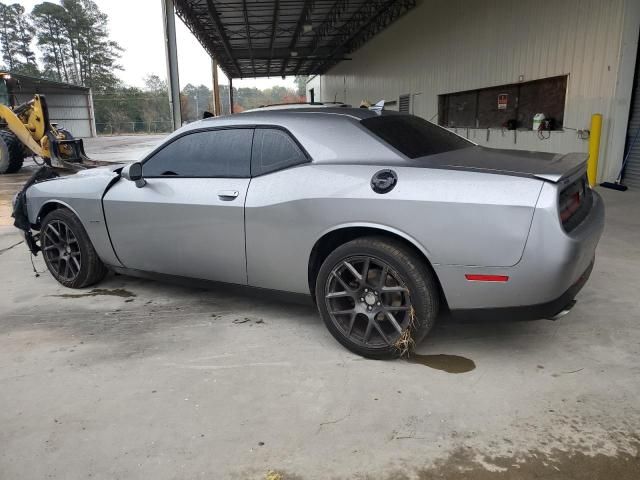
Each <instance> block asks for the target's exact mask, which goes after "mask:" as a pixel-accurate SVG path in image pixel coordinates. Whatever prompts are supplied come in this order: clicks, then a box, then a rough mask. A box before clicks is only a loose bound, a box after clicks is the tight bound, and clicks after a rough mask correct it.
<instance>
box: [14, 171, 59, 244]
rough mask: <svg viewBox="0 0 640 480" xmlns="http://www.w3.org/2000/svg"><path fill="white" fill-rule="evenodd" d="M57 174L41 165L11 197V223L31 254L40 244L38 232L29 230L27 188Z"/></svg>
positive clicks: (55, 176)
mask: <svg viewBox="0 0 640 480" xmlns="http://www.w3.org/2000/svg"><path fill="white" fill-rule="evenodd" d="M59 176H60V175H58V174H57V173H56V172H55V170H53V169H52V168H51V167H48V166H46V165H45V166H42V167H40V168H39V169H38V170H37V171H36V172H35V173H34V174H33V175H31V178H29V180H27V182H26V183H25V184H24V186H23V187H22V189H21V190H20V191H19V192H18V193H17V194H16V195H15V197H13V212H12V213H11V216H12V217H13V219H14V221H13V225H14V227H16V228H17V229H18V230H20V231H21V233H22V236H23V237H24V241H25V243H26V244H27V247H28V248H29V251H31V253H32V254H33V255H37V254H38V252H39V251H40V246H39V245H38V234H36V235H34V234H33V232H32V231H31V222H30V221H29V215H28V213H27V190H28V189H29V187H30V186H31V185H34V184H36V183H39V182H43V181H45V180H50V179H52V178H57V177H59Z"/></svg>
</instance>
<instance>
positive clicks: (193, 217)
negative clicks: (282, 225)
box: [103, 128, 253, 284]
mask: <svg viewBox="0 0 640 480" xmlns="http://www.w3.org/2000/svg"><path fill="white" fill-rule="evenodd" d="M252 138H253V129H251V128H225V129H215V130H212V129H208V130H196V131H193V132H187V133H186V134H185V135H182V136H179V137H177V138H175V139H174V140H173V141H171V142H170V143H168V144H166V145H164V146H163V147H161V148H160V149H159V150H157V151H156V152H154V153H152V154H151V155H150V156H149V157H148V158H147V159H145V160H144V161H143V162H142V163H143V165H142V173H143V177H144V179H145V182H143V183H145V185H144V186H142V187H140V188H139V187H137V186H136V183H135V182H132V181H128V180H125V179H120V180H119V181H118V182H117V183H116V184H115V185H114V186H113V187H112V188H111V189H110V190H109V191H108V192H107V193H106V195H105V197H104V199H103V204H104V212H105V219H106V223H107V228H108V230H109V235H110V237H111V241H112V243H113V248H114V250H115V253H116V255H117V256H118V258H119V259H120V262H121V263H122V264H123V265H124V266H125V267H127V268H131V269H136V270H143V271H149V272H157V273H163V274H169V275H179V276H184V277H192V278H201V279H206V280H216V281H221V282H230V283H238V284H246V283H247V274H246V262H245V234H244V203H245V198H246V194H247V188H248V186H249V181H250V164H251V143H252Z"/></svg>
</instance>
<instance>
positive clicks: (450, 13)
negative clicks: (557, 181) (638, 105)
mask: <svg viewBox="0 0 640 480" xmlns="http://www.w3.org/2000/svg"><path fill="white" fill-rule="evenodd" d="M639 24H640V1H638V0H607V1H602V0H556V1H552V0H538V1H535V2H524V1H513V0H483V1H474V2H469V1H465V0H422V1H420V0H419V2H418V6H417V7H416V8H415V9H414V10H412V11H410V12H409V13H408V14H406V15H405V16H404V17H402V18H400V19H399V20H398V21H396V22H395V23H394V24H392V25H391V26H390V27H388V28H387V29H386V30H385V31H383V32H382V33H380V34H378V35H377V36H376V37H374V38H373V39H372V40H370V41H369V42H368V43H367V44H365V45H364V46H363V47H362V48H361V49H359V50H358V51H356V52H354V53H353V54H352V55H350V57H351V58H352V60H350V61H343V62H341V63H339V64H338V65H336V66H335V67H333V68H332V69H331V70H330V71H329V72H328V73H327V74H326V75H323V76H321V77H320V76H317V77H315V78H313V79H311V81H310V82H309V83H308V85H307V89H308V90H309V89H310V88H314V90H315V97H316V99H317V100H322V101H333V100H338V101H344V102H346V103H350V104H352V105H355V106H357V105H359V103H360V101H361V100H363V99H367V100H369V101H371V102H376V101H378V100H380V99H385V100H387V101H397V100H398V96H399V95H402V94H407V93H409V94H411V95H412V100H413V101H412V112H413V113H414V114H416V115H420V116H421V117H423V118H426V119H428V120H434V121H435V120H436V119H437V113H438V95H440V94H445V93H452V92H459V91H464V90H472V89H477V88H484V87H491V86H499V85H504V84H510V83H517V82H518V81H520V77H521V76H522V79H523V80H524V81H530V80H536V79H541V78H547V77H553V76H558V75H568V84H567V98H566V108H565V116H564V125H565V126H566V127H571V128H573V129H588V128H589V123H590V117H591V114H593V113H602V114H603V116H604V125H603V138H602V142H601V145H602V146H601V151H600V158H601V162H600V169H599V178H600V180H603V179H611V178H615V176H616V175H617V173H618V170H619V166H620V162H621V159H622V150H623V149H624V138H625V134H626V118H627V117H628V108H629V107H628V105H629V101H630V92H631V82H632V76H631V78H626V77H627V76H628V75H626V74H625V78H622V77H621V76H620V73H621V72H626V71H627V70H629V69H628V65H629V63H631V68H633V64H634V63H635V52H636V50H635V49H637V39H638V25H639ZM634 35H635V37H634ZM634 38H635V41H634ZM634 42H635V46H634ZM627 91H628V92H627ZM625 102H626V104H625ZM391 108H393V107H391ZM396 108H397V107H396ZM625 112H626V113H625ZM614 124H615V128H614ZM458 133H461V134H463V135H465V136H468V137H469V138H470V139H471V140H473V141H475V142H477V143H478V144H480V145H486V146H491V147H498V148H517V149H526V150H541V151H550V152H561V153H563V152H571V151H582V152H586V151H587V149H588V141H585V140H581V139H579V138H578V136H577V134H576V132H575V131H574V130H569V129H568V128H567V129H565V130H564V131H554V132H551V137H550V138H549V139H548V140H540V139H539V138H538V136H537V134H536V132H533V131H523V130H518V131H516V132H515V133H514V132H513V131H502V130H501V129H489V130H487V129H466V128H465V129H458ZM611 157H612V158H611Z"/></svg>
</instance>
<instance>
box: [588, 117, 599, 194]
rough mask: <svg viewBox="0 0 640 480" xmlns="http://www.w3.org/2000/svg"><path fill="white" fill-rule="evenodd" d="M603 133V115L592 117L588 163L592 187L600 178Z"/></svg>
mask: <svg viewBox="0 0 640 480" xmlns="http://www.w3.org/2000/svg"><path fill="white" fill-rule="evenodd" d="M601 133H602V114H601V113H594V114H593V115H591V132H590V133H589V160H588V161H587V178H588V179H589V185H591V186H592V187H593V186H594V185H595V184H596V179H597V178H598V154H599V152H600V135H601Z"/></svg>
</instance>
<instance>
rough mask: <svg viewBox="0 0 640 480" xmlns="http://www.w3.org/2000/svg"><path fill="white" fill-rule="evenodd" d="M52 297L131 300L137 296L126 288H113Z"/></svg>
mask: <svg viewBox="0 0 640 480" xmlns="http://www.w3.org/2000/svg"><path fill="white" fill-rule="evenodd" d="M50 296H51V297H61V298H81V297H99V296H109V297H122V298H130V297H135V296H136V294H135V293H133V292H130V291H129V290H126V289H124V288H112V289H108V288H94V289H93V290H90V291H88V292H84V293H63V294H60V295H50Z"/></svg>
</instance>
